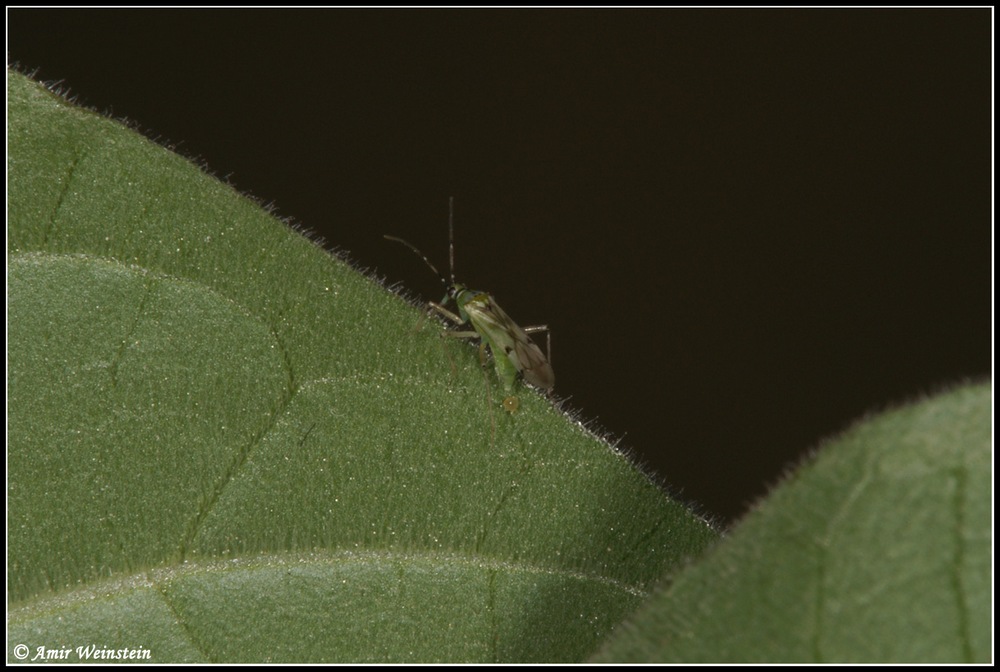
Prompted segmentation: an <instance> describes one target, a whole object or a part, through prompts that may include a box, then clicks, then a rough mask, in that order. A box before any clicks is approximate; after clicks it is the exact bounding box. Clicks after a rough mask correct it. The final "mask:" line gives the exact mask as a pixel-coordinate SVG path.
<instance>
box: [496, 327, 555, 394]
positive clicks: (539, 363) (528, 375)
mask: <svg viewBox="0 0 1000 672" xmlns="http://www.w3.org/2000/svg"><path fill="white" fill-rule="evenodd" d="M514 328H515V329H516V332H515V333H516V334H517V338H515V340H514V348H513V349H512V350H508V351H507V357H509V358H510V361H511V363H512V364H513V365H514V366H516V367H518V368H519V369H520V370H521V375H522V376H524V380H525V381H526V382H528V383H530V384H531V385H534V386H535V387H540V388H542V389H543V390H551V389H552V388H553V386H555V384H556V374H555V372H554V371H553V370H552V365H551V364H549V360H548V359H546V358H545V355H543V354H542V351H541V350H540V349H539V347H538V346H537V345H535V344H534V343H533V342H532V341H531V339H530V338H529V337H528V335H527V334H526V333H524V330H523V329H521V328H520V327H518V326H517V325H516V324H515V325H514Z"/></svg>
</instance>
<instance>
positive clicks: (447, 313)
mask: <svg viewBox="0 0 1000 672" xmlns="http://www.w3.org/2000/svg"><path fill="white" fill-rule="evenodd" d="M427 305H428V306H430V309H431V310H435V311H437V312H438V314H440V315H442V316H444V317H446V318H448V319H449V320H451V321H452V322H454V323H455V324H465V320H463V319H462V318H461V317H459V316H458V315H456V314H455V313H453V312H451V311H450V310H448V309H447V308H445V307H444V306H442V305H441V304H440V303H435V302H433V301H428V302H427Z"/></svg>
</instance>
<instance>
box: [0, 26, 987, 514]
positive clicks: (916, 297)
mask: <svg viewBox="0 0 1000 672" xmlns="http://www.w3.org/2000/svg"><path fill="white" fill-rule="evenodd" d="M7 18H8V24H7V30H8V35H7V38H8V61H9V62H11V63H17V64H18V65H19V67H20V68H22V69H24V70H27V71H34V70H37V74H36V78H38V79H41V80H45V81H49V82H51V81H61V82H62V84H63V86H64V87H66V88H68V89H69V90H70V92H71V93H73V94H76V95H77V96H78V97H79V102H80V103H81V104H85V105H88V106H91V107H93V108H96V109H98V110H100V111H103V112H106V113H109V114H111V115H112V116H114V117H117V118H127V119H128V120H130V121H132V122H134V123H136V124H138V125H139V126H140V127H141V128H142V129H143V131H144V132H145V133H146V134H147V135H149V136H151V137H156V138H159V140H160V141H161V142H164V143H167V144H170V145H174V146H176V148H177V150H178V151H180V152H181V153H182V154H185V155H187V156H189V157H193V158H195V159H197V160H198V161H202V162H204V163H205V164H207V166H208V167H209V168H210V169H211V170H213V171H214V172H215V173H216V174H217V175H219V176H220V177H223V178H225V179H228V180H229V181H230V182H231V184H233V185H234V186H235V187H236V188H237V189H239V190H241V191H243V192H245V193H249V194H251V195H253V196H255V197H257V198H259V199H261V200H262V201H264V202H268V203H273V204H274V205H275V206H276V208H277V212H278V213H279V214H280V215H283V216H286V217H289V218H290V219H292V220H293V221H295V222H296V223H298V224H299V225H301V226H303V227H306V228H308V229H310V230H312V231H313V232H315V234H317V235H320V236H322V237H323V238H324V239H325V240H326V241H327V246H328V247H329V248H330V249H338V250H340V251H341V252H343V253H346V254H347V255H348V256H349V258H350V259H352V260H353V262H354V263H355V264H356V265H358V266H359V267H362V268H367V269H369V270H373V271H376V272H377V273H378V274H379V276H380V277H384V278H386V279H387V280H388V281H389V282H391V283H402V284H403V285H405V286H406V287H407V288H409V289H410V290H412V291H413V292H414V293H416V294H418V295H420V296H422V297H423V298H434V299H438V298H440V293H441V292H440V286H439V284H438V282H437V280H436V279H435V278H434V277H433V275H431V273H430V272H429V271H428V270H427V269H426V268H425V267H424V266H423V265H422V263H421V262H420V261H419V260H418V259H416V258H415V257H414V256H413V255H412V254H411V253H410V252H408V251H407V250H406V249H405V248H403V247H401V246H398V245H394V244H392V243H388V242H386V241H384V240H383V239H382V237H381V236H382V234H383V233H392V234H395V235H397V236H401V237H403V238H406V239H408V240H409V241H410V242H412V243H413V244H415V245H417V246H418V247H420V248H421V249H422V250H423V251H424V252H425V253H426V254H427V255H428V256H429V257H431V259H432V260H434V261H435V263H436V264H437V265H438V266H439V267H442V268H443V267H445V266H446V265H447V207H448V197H449V196H454V197H455V199H456V213H455V215H456V221H455V224H456V248H457V249H456V255H457V276H458V279H459V280H461V281H463V282H465V283H467V284H469V285H471V286H473V287H476V288H480V289H486V290H488V291H490V292H491V293H493V295H494V296H495V297H496V298H497V300H498V302H499V303H500V305H502V306H503V307H504V308H505V309H506V310H507V312H508V313H510V314H511V315H512V316H513V317H514V318H515V319H516V320H517V321H518V322H520V323H521V324H522V325H528V324H540V323H545V324H548V325H549V326H550V327H551V329H552V338H553V363H554V366H555V370H556V375H557V385H556V392H557V393H558V394H559V395H560V396H563V397H569V398H570V400H569V405H570V406H571V407H573V408H575V409H577V410H579V412H580V413H581V415H582V417H583V418H585V419H589V420H591V421H592V422H593V423H594V427H596V428H601V429H603V430H604V431H606V432H607V433H609V434H610V435H611V436H612V437H613V438H616V439H619V440H620V445H622V446H623V447H625V448H627V449H628V450H630V451H631V452H632V453H633V454H634V455H635V457H636V458H637V459H638V460H639V461H640V462H641V463H642V464H643V465H644V466H645V467H646V468H647V469H650V470H651V471H653V472H655V473H656V474H657V477H658V478H659V480H661V481H662V482H665V483H667V484H669V486H670V488H671V489H672V490H673V491H674V492H675V493H679V494H680V495H681V496H682V497H683V498H685V499H687V500H691V501H693V502H695V503H697V505H698V506H699V507H700V509H701V510H702V511H703V512H705V513H708V514H711V515H714V516H716V517H718V518H719V519H721V520H723V521H729V520H732V519H733V518H734V517H736V516H738V515H739V514H740V513H741V512H743V511H745V509H746V507H747V506H748V505H749V504H750V503H752V502H753V501H754V500H755V499H756V498H758V497H760V496H761V495H763V494H764V493H765V492H766V490H767V488H768V486H769V485H771V484H773V483H775V482H776V481H777V480H778V479H779V478H780V475H781V474H782V473H783V472H784V471H785V470H786V468H787V467H788V465H789V464H793V463H794V462H796V461H797V460H798V459H799V456H800V455H802V454H803V453H804V452H805V451H807V450H809V449H810V448H813V447H815V446H816V445H817V444H818V443H819V442H820V441H821V439H823V438H824V437H828V436H830V435H831V434H833V433H836V432H838V431H841V430H843V429H845V428H846V427H848V426H849V425H850V424H851V423H852V422H853V421H854V420H856V419H858V418H859V417H861V416H862V415H863V414H865V413H866V412H869V411H877V410H879V409H882V408H885V407H886V406H887V405H890V404H893V403H898V402H902V401H906V400H910V399H913V398H915V397H917V396H919V395H921V394H924V393H928V392H932V391H935V390H938V389H940V388H941V387H942V386H944V385H947V384H951V383H955V382H958V381H961V380H963V379H966V378H970V377H971V378H973V379H981V378H984V377H986V376H988V375H990V374H991V371H992V318H991V314H992V313H991V310H992V308H991V306H992V218H991V194H992V182H991V167H992V157H991V123H992V108H991V104H992V103H991V81H992V71H991V51H990V49H991V38H992V33H991V26H992V15H991V11H990V10H989V9H979V10H617V11H614V10H570V11H567V10H537V11H528V10H407V11H402V10H297V11H291V10H241V11H224V10H187V11H179V10H169V11H168V10H150V11H137V10H131V11H123V10H113V11H112V10H90V11H71V10H9V11H8V16H7ZM359 347H364V344H359Z"/></svg>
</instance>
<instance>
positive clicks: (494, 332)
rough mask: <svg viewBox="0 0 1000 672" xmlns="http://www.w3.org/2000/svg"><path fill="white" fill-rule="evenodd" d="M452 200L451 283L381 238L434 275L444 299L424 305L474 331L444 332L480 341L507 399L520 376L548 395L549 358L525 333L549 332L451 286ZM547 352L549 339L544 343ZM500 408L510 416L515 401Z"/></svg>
mask: <svg viewBox="0 0 1000 672" xmlns="http://www.w3.org/2000/svg"><path fill="white" fill-rule="evenodd" d="M454 212H455V211H454V199H449V201H448V261H449V266H450V273H451V281H450V282H449V281H448V279H446V278H445V277H444V276H443V275H441V273H440V272H439V271H438V270H437V268H435V266H434V264H432V263H431V262H430V260H429V259H428V258H427V257H426V255H424V253H423V252H421V251H420V250H418V249H417V248H416V247H414V246H413V245H411V244H410V243H408V242H406V241H405V240H403V239H402V238H396V237H395V236H385V237H386V238H387V239H388V240H392V241H395V242H397V243H402V244H403V245H406V246H407V247H408V248H410V249H411V250H413V251H414V252H415V253H416V254H417V256H419V257H420V258H421V259H423V260H424V263H425V264H427V266H428V267H430V269H431V270H432V271H434V274H435V275H437V276H438V277H439V278H440V279H441V282H442V283H443V284H444V286H445V288H446V293H445V295H444V298H443V299H442V300H441V302H440V303H435V302H434V301H430V302H428V305H429V306H430V308H431V309H433V310H434V311H436V312H437V313H438V314H440V315H443V316H444V317H446V318H448V319H449V320H451V321H452V322H454V323H455V324H458V325H463V324H471V325H472V328H473V329H474V331H447V332H445V333H446V334H448V335H449V336H453V337H455V338H477V337H478V338H480V339H481V344H480V346H479V353H480V359H481V361H484V362H485V348H486V346H487V345H488V346H489V348H490V351H491V352H492V354H493V363H494V367H495V368H496V372H497V377H498V378H500V380H501V382H503V385H504V389H506V391H507V393H508V395H510V393H511V392H512V391H513V389H514V384H515V382H516V380H517V378H518V376H520V377H521V378H522V379H523V380H524V382H526V383H528V384H529V385H531V386H533V387H537V388H539V389H541V390H544V391H545V392H546V393H547V392H549V391H550V390H551V389H552V388H553V386H554V385H555V382H556V376H555V373H554V372H553V371H552V365H551V364H550V363H549V358H550V357H551V354H550V357H546V356H545V355H543V354H542V351H541V349H539V347H538V346H537V345H535V344H534V343H533V342H532V340H531V338H530V337H529V336H528V334H529V333H538V332H546V334H548V333H549V328H548V327H547V326H544V325H540V326H534V327H525V328H523V329H522V328H521V327H519V326H518V325H517V323H516V322H514V320H512V319H510V316H509V315H507V313H505V312H504V311H503V309H502V308H501V307H500V306H498V305H497V302H496V301H495V300H494V299H493V297H492V296H490V295H489V294H487V293H486V292H480V291H476V290H472V289H469V288H468V287H466V286H465V285H463V284H460V283H458V282H455V227H454V224H453V222H454ZM449 301H453V302H454V303H455V305H456V306H457V307H458V313H457V314H456V313H454V312H452V311H450V310H448V309H447V308H446V307H445V306H446V305H447V304H448V302H449ZM548 342H549V349H550V350H551V337H549V339H548ZM503 405H504V408H506V409H507V410H508V411H510V412H511V413H513V412H514V411H515V410H517V406H518V402H517V398H516V397H513V396H508V397H507V398H506V399H504V402H503Z"/></svg>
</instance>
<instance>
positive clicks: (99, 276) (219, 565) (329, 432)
mask: <svg viewBox="0 0 1000 672" xmlns="http://www.w3.org/2000/svg"><path fill="white" fill-rule="evenodd" d="M7 131H8V164H7V167H8V227H9V228H8V275H7V282H8V361H9V369H8V600H9V601H8V660H10V661H17V660H20V659H21V658H20V655H21V654H22V653H23V650H22V649H18V648H16V647H17V646H18V645H23V646H24V647H27V651H28V652H29V654H30V655H29V658H30V657H36V656H37V657H39V658H45V657H51V658H53V659H63V660H94V659H103V657H107V656H109V655H110V656H115V655H118V652H120V651H125V652H126V653H128V652H131V653H132V654H138V655H140V656H143V655H148V656H149V660H152V661H153V662H175V661H213V662H215V661H314V662H316V661H532V660H545V661H557V660H582V659H584V658H585V657H586V656H587V655H590V654H591V653H592V652H593V651H594V650H595V649H596V648H597V647H598V646H599V644H600V642H601V641H602V639H603V638H604V637H605V636H606V633H607V632H609V631H610V630H611V629H612V628H613V627H614V625H615V624H616V623H618V622H619V621H620V620H621V619H622V618H624V617H625V616H626V615H627V614H628V613H630V612H631V611H632V610H633V609H634V608H635V607H636V606H637V605H638V603H639V601H640V600H641V599H642V597H643V595H644V594H645V593H646V591H647V590H648V588H649V586H651V585H652V584H653V582H654V581H655V580H656V579H657V578H658V577H659V576H661V575H662V574H663V573H664V572H665V571H667V570H668V569H670V568H671V567H674V566H676V565H677V564H678V563H680V562H681V561H682V560H684V559H685V558H687V557H690V556H692V555H696V554H698V553H700V552H701V551H702V550H703V549H704V548H706V547H707V546H708V545H709V544H710V543H711V542H712V541H713V540H714V539H715V537H716V533H715V531H714V530H712V529H711V527H710V526H709V525H708V524H706V523H705V521H703V520H702V519H700V518H698V517H697V516H695V515H694V514H692V513H691V512H690V511H688V510H687V509H686V508H684V507H683V506H681V505H680V504H678V503H677V502H674V501H672V500H670V499H669V498H667V497H666V496H665V495H664V494H663V493H662V492H661V491H660V490H659V489H658V488H657V487H656V486H655V485H654V484H652V483H651V482H650V481H649V479H648V478H647V477H646V476H645V475H644V474H642V473H641V472H640V471H639V470H637V469H636V468H635V467H634V466H633V465H632V464H631V463H630V462H629V461H628V460H627V459H625V458H624V457H623V456H622V455H621V454H620V453H618V452H616V451H615V450H614V449H613V448H612V447H610V446H609V445H608V444H607V443H606V442H604V441H602V440H600V439H599V438H597V437H595V436H594V435H593V434H591V433H589V432H588V431H586V429H585V428H583V427H582V426H581V425H580V424H579V423H578V422H576V421H574V420H573V419H572V418H568V417H566V416H565V415H564V414H563V413H562V412H561V411H560V410H559V409H558V408H557V407H556V406H554V405H553V404H552V403H551V402H550V401H548V400H547V399H545V398H543V397H541V396H539V395H537V394H535V393H533V392H531V391H529V390H527V389H524V390H522V391H520V392H518V396H519V399H520V402H521V403H520V410H518V412H517V413H516V414H514V415H510V414H507V413H506V412H504V411H503V410H502V407H501V406H500V404H499V396H500V394H499V390H500V387H499V385H498V383H497V381H496V379H495V375H494V374H492V373H486V374H484V372H483V371H482V369H481V368H480V367H479V364H478V358H477V355H476V350H475V348H472V347H468V346H467V345H465V344H462V343H455V342H451V341H449V339H441V338H440V337H439V335H438V333H437V332H438V331H439V329H440V327H438V326H434V325H433V324H432V323H431V322H430V321H428V322H425V325H424V327H423V329H421V330H418V329H416V326H417V324H418V322H419V310H417V309H416V308H414V307H413V306H411V305H409V304H407V303H406V302H405V301H403V300H401V299H400V298H399V297H398V296H396V295H394V294H392V293H390V292H387V291H386V290H385V289H384V288H383V287H381V286H380V285H379V284H378V283H377V282H375V281H373V280H371V279H370V278H367V277H365V276H363V275H362V274H360V273H358V272H357V271H355V270H354V269H352V268H351V267H350V266H348V265H347V264H346V263H344V262H342V261H340V260H339V259H336V258H334V257H332V256H330V255H329V254H328V253H326V252H325V251H323V250H322V249H320V248H319V247H318V246H317V245H315V244H314V243H313V242H311V241H310V240H309V239H307V238H306V237H304V236H302V235H300V234H298V233H297V232H295V231H293V230H291V229H290V228H289V227H288V226H287V225H286V224H284V223H283V222H280V221H279V220H277V219H275V218H274V217H273V216H271V215H269V214H268V213H267V212H266V211H265V210H263V209H262V208H261V207H259V206H258V205H257V204H255V203H253V202H251V201H249V200H247V199H246V198H244V197H242V196H240V195H239V194H237V193H236V192H235V191H234V190H232V189H231V188H230V187H228V186H227V185H225V184H222V183H220V182H218V181H216V180H215V179H213V178H211V177H210V176H207V175H205V174H204V173H203V172H202V171H201V170H199V169H198V168H197V167H196V166H194V165H192V164H191V163H190V162H188V161H187V160H185V159H183V158H181V157H179V156H177V155H175V154H172V153H170V152H169V151H167V150H165V149H163V148H162V147H160V146H158V145H156V144H154V143H152V142H149V141H148V140H146V139H144V138H142V137H141V136H139V135H137V134H135V133H133V132H131V131H129V130H128V129H126V128H124V127H122V126H121V125H120V124H118V123H115V122H113V121H110V120H108V119H105V118H103V117H101V116H100V115H97V114H94V113H92V112H90V111H87V110H83V109H80V108H77V107H74V106H73V105H70V104H68V103H67V102H66V101H65V100H63V99H61V98H60V97H58V96H56V95H54V94H52V93H51V92H49V91H48V90H46V89H45V88H44V87H42V86H40V85H38V84H36V83H34V82H31V81H30V80H28V79H26V78H24V77H22V76H21V75H19V74H16V73H11V72H8V128H7ZM490 390H492V392H490ZM488 395H489V398H488ZM87 647H91V648H89V649H88V648H87ZM93 647H96V649H94V648H93Z"/></svg>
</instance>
